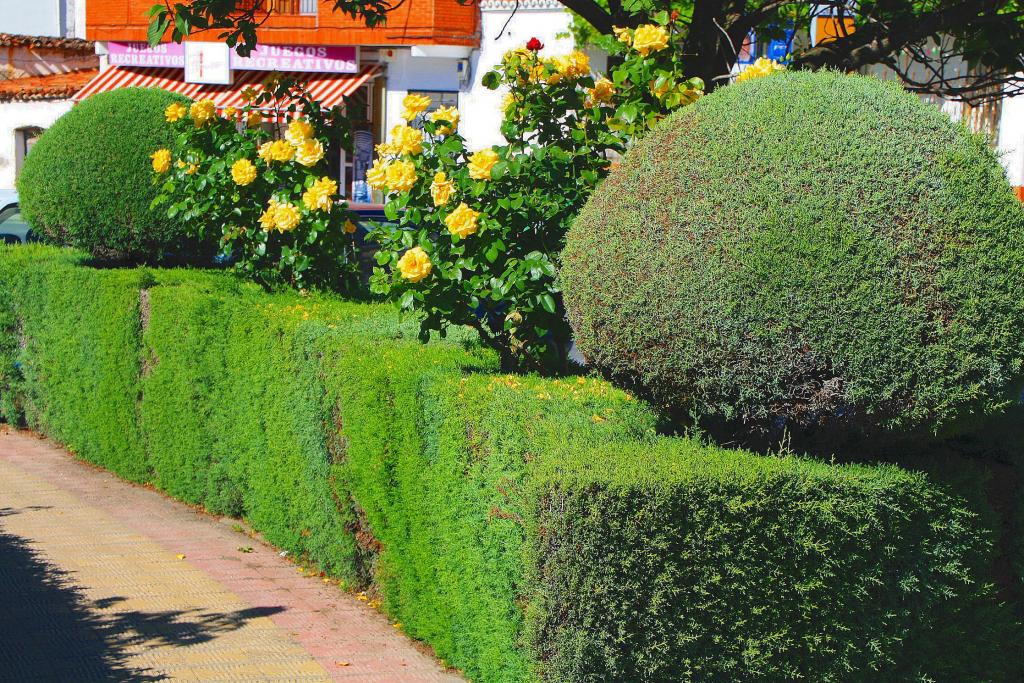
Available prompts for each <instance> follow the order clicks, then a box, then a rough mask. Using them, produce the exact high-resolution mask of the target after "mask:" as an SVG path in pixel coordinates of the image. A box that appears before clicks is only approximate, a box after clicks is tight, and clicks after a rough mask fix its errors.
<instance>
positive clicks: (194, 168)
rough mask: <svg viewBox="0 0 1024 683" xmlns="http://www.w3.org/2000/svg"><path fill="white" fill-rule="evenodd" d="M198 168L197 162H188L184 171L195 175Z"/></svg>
mask: <svg viewBox="0 0 1024 683" xmlns="http://www.w3.org/2000/svg"><path fill="white" fill-rule="evenodd" d="M198 170H199V164H196V163H193V162H189V165H188V168H186V169H185V173H186V174H188V175H195V174H196V171H198Z"/></svg>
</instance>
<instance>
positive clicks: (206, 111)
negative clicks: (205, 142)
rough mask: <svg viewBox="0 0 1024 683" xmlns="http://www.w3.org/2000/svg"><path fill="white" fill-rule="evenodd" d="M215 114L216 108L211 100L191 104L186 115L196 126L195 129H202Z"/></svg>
mask: <svg viewBox="0 0 1024 683" xmlns="http://www.w3.org/2000/svg"><path fill="white" fill-rule="evenodd" d="M216 114H217V107H216V106H215V105H214V104H213V100H198V101H196V102H193V103H192V106H191V107H189V109H188V115H189V117H190V118H191V119H192V121H193V122H194V123H195V124H196V128H202V127H203V126H205V125H206V124H207V123H209V122H210V121H211V120H213V117H214V116H216Z"/></svg>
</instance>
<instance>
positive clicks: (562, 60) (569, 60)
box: [548, 50, 590, 83]
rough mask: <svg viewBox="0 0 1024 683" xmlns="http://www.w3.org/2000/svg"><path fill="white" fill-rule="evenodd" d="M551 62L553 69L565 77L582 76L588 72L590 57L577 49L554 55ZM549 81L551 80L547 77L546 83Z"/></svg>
mask: <svg viewBox="0 0 1024 683" xmlns="http://www.w3.org/2000/svg"><path fill="white" fill-rule="evenodd" d="M553 64H554V67H555V70H556V71H557V72H558V73H559V74H561V75H562V76H565V77H566V78H582V77H583V76H586V75H587V74H589V73H590V57H588V56H587V54H586V53H585V52H580V51H579V50H574V51H573V52H571V53H569V54H568V55H562V56H561V57H555V59H554V62H553ZM550 82H551V80H550V79H548V83H550Z"/></svg>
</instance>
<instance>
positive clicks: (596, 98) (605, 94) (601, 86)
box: [587, 76, 615, 102]
mask: <svg viewBox="0 0 1024 683" xmlns="http://www.w3.org/2000/svg"><path fill="white" fill-rule="evenodd" d="M587 93H588V94H589V95H590V101H591V102H609V101H611V99H612V95H614V94H615V84H614V83H612V82H611V81H610V80H608V79H607V78H604V77H603V76H602V77H601V78H599V79H598V80H597V82H596V83H594V87H593V88H591V89H590V90H588V91H587Z"/></svg>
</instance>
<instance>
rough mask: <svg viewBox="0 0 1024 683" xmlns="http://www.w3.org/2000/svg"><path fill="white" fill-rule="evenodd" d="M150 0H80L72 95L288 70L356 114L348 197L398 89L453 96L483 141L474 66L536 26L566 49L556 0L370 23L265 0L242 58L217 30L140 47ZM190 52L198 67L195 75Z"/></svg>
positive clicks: (317, 6)
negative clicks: (91, 74)
mask: <svg viewBox="0 0 1024 683" xmlns="http://www.w3.org/2000/svg"><path fill="white" fill-rule="evenodd" d="M254 1H258V0H241V2H250V3H251V2H254ZM154 2H155V0H89V1H88V3H87V5H86V12H85V27H86V28H85V35H86V37H87V38H88V39H90V40H93V41H95V42H96V46H97V52H98V53H99V54H100V58H101V72H100V74H99V76H97V77H96V78H95V79H94V80H93V81H92V82H90V83H89V84H88V85H87V86H86V87H84V88H83V89H82V90H81V91H80V92H79V93H78V94H77V95H76V98H77V99H82V98H84V97H87V96H90V95H92V94H94V93H96V92H101V91H103V90H110V89H113V88H119V87H127V86H132V85H139V86H151V87H152V86H157V87H164V88H167V89H170V90H175V91H177V92H181V93H183V94H186V95H188V96H190V97H194V98H195V97H200V96H202V97H210V98H212V99H213V100H214V101H215V102H216V103H217V104H218V105H221V106H223V105H227V104H236V103H238V101H237V99H238V93H239V92H240V91H241V90H242V88H244V87H245V86H246V85H248V84H252V83H258V82H259V81H261V80H262V79H263V78H265V76H266V74H267V72H269V71H282V72H292V73H294V74H295V75H296V76H297V78H299V79H300V80H303V81H305V82H306V84H307V86H308V87H309V90H310V92H312V93H313V94H314V96H316V97H317V98H318V99H319V100H321V102H322V103H324V104H329V105H330V104H340V103H342V102H344V103H345V104H346V105H349V106H352V105H353V104H354V105H355V106H352V109H351V110H350V111H352V112H355V111H359V112H365V113H366V114H365V116H361V117H360V120H359V121H358V122H357V123H356V132H355V135H354V141H355V150H354V154H349V155H345V154H342V155H341V159H340V160H339V163H338V175H339V179H340V180H341V186H342V187H345V189H346V194H347V195H348V196H349V197H350V198H351V199H353V200H356V201H373V200H374V199H379V198H376V197H374V196H372V194H371V193H370V190H369V188H368V187H367V185H366V182H365V172H366V169H367V168H369V166H370V165H371V164H372V162H373V154H374V146H375V145H376V144H377V143H379V142H381V141H382V140H383V139H384V138H385V137H386V131H387V130H389V129H390V128H391V127H392V126H393V125H395V124H396V123H397V122H398V119H397V117H398V114H399V113H400V111H401V109H402V108H401V99H402V98H403V97H404V96H406V95H407V94H408V93H410V92H416V93H418V94H425V95H429V96H430V98H431V101H432V106H431V109H435V108H437V106H442V105H455V106H459V108H460V110H461V111H462V114H463V119H462V122H461V123H460V132H461V133H462V134H463V135H464V136H465V137H466V138H467V140H469V141H470V144H472V145H474V146H482V145H484V144H489V143H492V142H496V141H499V139H500V135H499V132H498V129H499V126H500V118H501V116H500V106H499V100H500V95H499V94H497V93H494V92H492V91H489V90H487V89H486V88H483V87H482V85H481V83H480V77H481V76H482V74H483V73H485V72H486V71H487V70H488V69H489V68H490V67H493V66H494V65H495V63H497V62H498V60H499V59H500V58H501V55H502V54H503V53H504V52H505V50H507V49H509V48H510V47H515V46H517V45H521V44H524V43H525V41H526V40H527V39H528V38H530V37H531V36H534V35H538V36H539V37H540V38H541V39H542V40H544V41H545V42H546V43H548V44H549V45H550V46H552V47H555V48H556V49H558V48H559V47H562V48H564V49H565V50H566V51H567V50H568V49H570V48H571V45H570V42H569V39H567V38H565V37H564V35H565V34H567V32H568V28H569V15H568V13H567V12H566V11H565V9H564V7H563V6H562V5H560V4H559V3H558V2H556V0H520V1H519V2H515V0H478V1H477V2H471V3H467V4H463V3H460V2H459V0H404V2H402V3H400V4H399V5H398V7H397V8H396V9H395V10H393V11H392V12H390V13H389V14H388V17H387V22H386V23H385V24H384V25H383V26H379V27H376V28H372V29H371V28H368V27H367V26H366V24H365V22H362V20H361V19H358V18H352V17H350V16H347V15H345V14H344V13H342V12H338V11H335V10H334V0H263V2H264V5H263V6H264V7H267V8H272V12H271V13H270V14H269V15H268V16H267V18H266V20H265V22H264V23H263V24H262V25H261V26H260V28H259V29H258V30H257V38H258V43H259V45H258V47H257V50H256V52H254V53H253V55H252V56H250V57H248V58H245V57H240V56H239V55H237V54H234V53H233V52H230V51H228V50H227V48H226V47H225V46H224V45H223V42H222V41H220V40H219V39H218V37H217V34H218V32H217V31H210V32H206V33H200V34H196V35H193V36H189V37H188V39H186V41H185V43H184V44H182V45H177V44H174V43H170V42H168V43H164V44H161V45H160V46H158V47H157V48H150V47H148V45H147V44H146V43H145V40H146V32H147V27H148V19H147V16H146V13H147V12H148V10H150V8H151V7H152V6H153V3H154ZM559 35H561V36H562V37H559ZM201 53H202V56H201V57H200V56H198V55H200V54H201ZM197 63H202V65H204V67H203V69H204V70H206V71H204V72H203V73H202V74H201V75H199V76H197V74H198V71H197V68H196V67H195V65H197ZM210 65H215V67H210ZM186 66H187V68H186ZM207 76H209V78H207Z"/></svg>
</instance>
